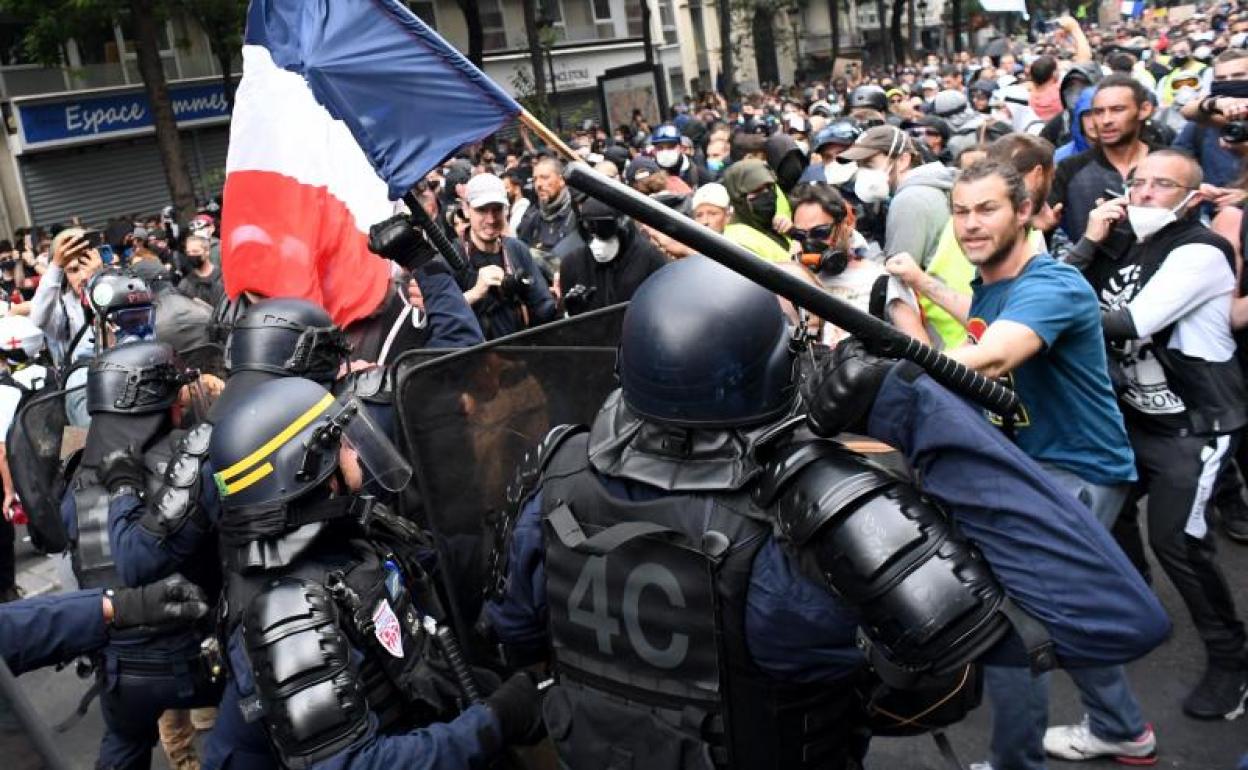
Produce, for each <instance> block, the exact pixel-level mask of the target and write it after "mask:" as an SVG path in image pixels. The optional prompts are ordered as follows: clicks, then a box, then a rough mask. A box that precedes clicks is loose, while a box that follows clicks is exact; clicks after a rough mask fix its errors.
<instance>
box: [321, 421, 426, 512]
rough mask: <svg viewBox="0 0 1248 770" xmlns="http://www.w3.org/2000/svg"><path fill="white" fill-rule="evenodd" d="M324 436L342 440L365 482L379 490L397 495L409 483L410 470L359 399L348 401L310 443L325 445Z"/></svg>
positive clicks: (409, 466) (410, 467)
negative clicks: (379, 487)
mask: <svg viewBox="0 0 1248 770" xmlns="http://www.w3.org/2000/svg"><path fill="white" fill-rule="evenodd" d="M325 432H328V433H329V434H330V435H333V434H337V435H338V436H341V439H342V441H343V443H344V444H345V445H346V446H347V447H348V448H350V449H351V450H352V451H353V452H355V454H356V456H357V457H358V458H359V460H360V465H361V466H362V467H363V469H364V473H365V476H366V480H372V481H375V482H376V483H377V484H378V485H380V486H381V488H382V489H385V490H386V491H388V492H398V491H399V490H401V489H403V488H404V487H406V486H407V483H408V481H410V480H411V478H412V466H411V465H409V464H408V462H407V460H406V459H404V458H403V455H401V454H399V450H398V449H397V448H395V446H394V443H393V442H391V441H390V439H389V437H388V436H386V433H385V431H383V430H382V429H381V427H380V426H378V425H377V423H376V422H375V421H374V420H373V418H372V417H370V416H369V414H368V409H366V408H365V406H364V404H363V403H361V402H360V400H359V399H357V398H351V399H349V400H347V401H346V402H345V403H343V404H342V406H341V408H340V409H339V410H338V413H337V414H335V415H334V416H333V417H332V418H330V421H329V424H328V425H326V426H325V427H324V428H322V429H321V430H318V431H317V434H318V435H314V436H313V437H312V439H311V442H312V443H317V442H324V441H325V436H324V434H325Z"/></svg>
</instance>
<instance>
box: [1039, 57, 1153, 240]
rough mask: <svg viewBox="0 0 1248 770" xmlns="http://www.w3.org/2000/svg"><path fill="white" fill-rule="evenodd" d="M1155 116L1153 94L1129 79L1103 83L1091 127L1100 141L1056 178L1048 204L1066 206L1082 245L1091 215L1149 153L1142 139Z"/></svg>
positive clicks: (1061, 167) (1067, 223)
mask: <svg viewBox="0 0 1248 770" xmlns="http://www.w3.org/2000/svg"><path fill="white" fill-rule="evenodd" d="M1152 113H1153V103H1152V102H1151V101H1150V100H1149V98H1148V91H1147V90H1146V89H1145V88H1144V86H1143V85H1142V84H1141V83H1140V81H1138V80H1136V79H1135V78H1133V77H1130V76H1129V75H1122V74H1115V75H1110V76H1108V77H1106V78H1105V79H1104V80H1102V81H1101V83H1100V86H1098V88H1097V90H1096V95H1095V96H1093V97H1092V124H1093V126H1094V127H1095V129H1096V136H1097V141H1096V144H1094V145H1093V146H1092V147H1090V148H1089V149H1087V150H1085V151H1083V152H1081V153H1079V154H1078V155H1074V156H1072V157H1069V158H1067V159H1066V160H1063V161H1062V162H1061V163H1059V164H1058V166H1057V174H1056V175H1055V176H1054V177H1053V189H1052V190H1050V191H1049V203H1050V204H1052V205H1054V206H1056V205H1057V204H1059V203H1061V204H1064V206H1065V211H1063V213H1062V223H1061V224H1062V229H1064V230H1065V231H1066V235H1067V237H1068V238H1070V242H1071V243H1077V242H1078V241H1079V239H1080V238H1082V237H1083V231H1084V230H1086V229H1087V227H1088V212H1090V211H1092V209H1094V208H1096V205H1097V201H1098V200H1100V199H1102V198H1110V197H1114V196H1113V195H1110V194H1109V193H1107V192H1106V191H1111V192H1117V191H1119V190H1122V189H1123V187H1122V184H1123V180H1124V179H1126V178H1127V176H1128V175H1129V174H1130V173H1131V169H1133V168H1135V165H1136V164H1137V163H1139V162H1140V160H1142V159H1143V158H1144V156H1145V155H1147V154H1148V152H1149V149H1150V148H1149V146H1148V144H1147V143H1146V142H1145V141H1144V140H1143V138H1142V137H1141V132H1142V131H1143V129H1144V123H1145V121H1147V120H1148V117H1149V115H1151V114H1152Z"/></svg>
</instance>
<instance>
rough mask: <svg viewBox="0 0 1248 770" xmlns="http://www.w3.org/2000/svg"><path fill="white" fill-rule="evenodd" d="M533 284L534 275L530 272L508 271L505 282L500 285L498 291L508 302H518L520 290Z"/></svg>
mask: <svg viewBox="0 0 1248 770" xmlns="http://www.w3.org/2000/svg"><path fill="white" fill-rule="evenodd" d="M532 285H533V276H531V275H529V274H528V273H526V272H523V271H520V272H515V273H508V274H507V275H504V276H503V282H502V283H500V284H499V285H498V293H499V294H500V295H501V296H502V298H503V299H505V300H507V301H508V302H518V301H519V300H520V292H521V291H523V290H524V289H526V288H528V287H529V286H532Z"/></svg>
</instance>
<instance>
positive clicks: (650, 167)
mask: <svg viewBox="0 0 1248 770" xmlns="http://www.w3.org/2000/svg"><path fill="white" fill-rule="evenodd" d="M659 170H660V169H659V164H658V163H656V162H655V161H654V158H651V157H650V156H649V155H638V156H637V157H636V158H633V162H632V163H629V164H628V168H627V169H625V171H624V181H626V182H628V183H629V184H636V183H637V182H639V181H641V180H642V179H645V178H646V177H648V176H650V175H651V174H657V173H658V172H659Z"/></svg>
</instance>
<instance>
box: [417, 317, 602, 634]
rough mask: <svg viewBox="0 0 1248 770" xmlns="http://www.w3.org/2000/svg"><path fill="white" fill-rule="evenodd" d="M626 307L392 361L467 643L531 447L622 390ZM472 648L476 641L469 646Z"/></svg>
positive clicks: (430, 520)
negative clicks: (511, 489)
mask: <svg viewBox="0 0 1248 770" xmlns="http://www.w3.org/2000/svg"><path fill="white" fill-rule="evenodd" d="M625 307H626V306H625V305H615V306H612V307H609V308H603V309H601V310H597V311H594V312H592V313H586V314H584V315H580V316H577V317H575V318H570V319H567V320H563V321H557V322H555V323H552V324H548V325H546V326H540V327H538V328H536V329H530V330H527V331H523V332H520V333H518V334H513V335H510V336H508V337H503V338H500V339H497V340H494V341H492V342H488V343H485V344H483V345H478V346H476V347H472V348H468V349H465V350H461V351H457V352H454V353H449V354H445V355H440V356H438V357H436V358H434V359H432V360H431V359H430V358H429V356H427V355H424V354H423V351H412V352H409V353H405V354H404V355H403V356H402V357H400V358H399V359H398V360H397V361H396V362H395V364H394V366H395V379H394V382H395V399H394V401H395V406H396V412H397V414H398V418H399V431H400V433H401V436H400V440H401V442H402V443H403V445H404V448H405V451H406V452H407V454H408V457H409V459H410V460H411V463H412V467H413V469H414V471H415V474H414V475H415V479H416V483H417V486H418V490H419V495H420V498H421V501H422V504H423V514H424V515H423V520H424V523H425V524H426V525H427V526H428V527H429V528H430V529H431V530H432V531H433V535H434V538H435V540H436V541H437V543H438V548H439V556H440V560H441V571H442V577H443V579H444V581H445V584H446V586H447V588H448V593H449V594H450V599H451V604H452V613H453V616H454V620H455V623H456V626H457V630H458V631H459V633H460V637H461V639H468V638H469V630H470V629H471V628H472V626H473V624H474V623H475V621H476V619H477V615H478V613H479V611H480V608H481V598H482V590H483V587H484V584H485V563H486V558H487V557H488V556H489V549H490V547H491V545H492V541H491V537H490V534H491V531H490V528H491V526H492V522H493V521H494V520H495V518H496V517H497V516H498V515H499V514H500V513H501V512H502V511H504V510H505V508H506V505H507V503H506V489H507V486H508V484H510V483H511V481H512V478H513V476H514V474H515V470H516V467H517V465H519V462H520V460H521V458H522V457H523V456H524V454H525V452H527V451H528V450H530V449H532V448H533V447H534V446H536V445H537V443H538V442H539V441H541V439H542V437H544V436H545V435H546V433H547V432H549V431H550V429H551V428H553V427H555V426H557V425H561V424H564V423H585V424H588V423H590V422H591V421H592V420H593V418H594V415H595V414H596V413H597V412H598V408H599V407H600V406H601V405H602V402H603V401H604V400H605V399H606V397H607V395H608V394H609V393H610V392H611V390H612V389H614V388H615V387H616V377H615V354H616V348H617V347H618V345H619V339H620V328H621V324H622V322H623V317H624V309H625ZM468 646H471V645H468Z"/></svg>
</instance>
